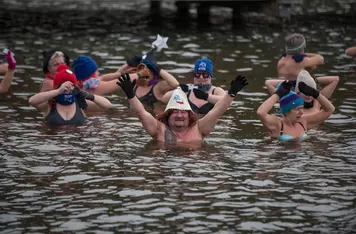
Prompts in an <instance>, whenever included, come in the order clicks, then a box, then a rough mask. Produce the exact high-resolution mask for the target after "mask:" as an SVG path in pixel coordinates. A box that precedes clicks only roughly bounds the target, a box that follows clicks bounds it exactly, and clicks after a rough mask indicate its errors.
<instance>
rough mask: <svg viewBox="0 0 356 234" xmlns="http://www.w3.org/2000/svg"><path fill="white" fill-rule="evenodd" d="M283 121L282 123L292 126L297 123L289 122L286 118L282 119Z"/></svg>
mask: <svg viewBox="0 0 356 234" xmlns="http://www.w3.org/2000/svg"><path fill="white" fill-rule="evenodd" d="M283 120H284V123H285V124H286V125H292V126H293V125H294V124H296V123H297V122H296V121H291V120H290V119H288V118H286V117H283Z"/></svg>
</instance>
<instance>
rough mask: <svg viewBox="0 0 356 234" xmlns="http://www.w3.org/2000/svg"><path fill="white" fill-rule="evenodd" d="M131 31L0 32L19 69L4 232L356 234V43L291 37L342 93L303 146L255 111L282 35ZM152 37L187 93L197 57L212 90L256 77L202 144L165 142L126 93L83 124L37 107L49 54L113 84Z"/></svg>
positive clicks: (2, 134) (332, 36) (5, 109)
mask: <svg viewBox="0 0 356 234" xmlns="http://www.w3.org/2000/svg"><path fill="white" fill-rule="evenodd" d="M65 20H66V21H65V22H64V23H66V22H67V23H68V22H70V20H71V18H67V19H65ZM77 27H79V26H78V25H77ZM188 27H190V26H188ZM133 28H134V30H131V29H132V28H130V27H129V26H122V25H121V26H120V28H115V29H113V30H112V31H106V30H105V31H101V28H100V26H99V27H97V28H95V27H94V26H93V25H92V26H91V30H89V31H87V32H85V31H84V30H83V31H70V30H69V31H61V30H60V28H56V29H55V32H52V34H49V32H50V31H46V30H47V29H46V25H45V27H44V28H41V27H40V25H36V26H28V27H27V28H26V29H25V30H26V31H28V33H21V31H20V30H19V29H17V28H13V29H12V30H11V31H9V32H8V33H5V34H1V40H0V41H1V43H0V44H1V46H4V45H8V46H11V47H12V48H13V49H14V50H15V51H16V54H17V57H18V64H19V65H18V69H17V71H16V75H15V79H14V83H13V86H12V87H11V90H10V92H9V93H8V94H6V95H4V96H2V97H1V99H0V119H1V121H0V145H1V148H0V154H1V158H0V170H1V172H0V173H1V177H0V185H1V186H0V197H1V200H0V205H1V208H2V209H1V211H0V231H1V232H2V233H49V232H51V233H52V232H53V233H88V232H89V233H178V232H181V233H183V232H184V233H352V232H353V231H354V230H355V228H356V217H355V212H356V210H355V196H356V187H355V182H356V179H355V178H356V167H355V165H356V159H355V157H354V155H356V137H355V132H356V129H355V127H354V126H355V110H356V99H355V97H354V94H355V84H356V74H355V73H354V71H353V70H352V68H353V67H354V66H353V65H352V64H355V61H354V60H351V59H350V58H348V57H346V56H345V55H344V54H343V52H344V49H345V48H346V47H348V46H351V45H353V44H355V43H353V42H352V38H355V36H356V31H355V30H354V29H353V28H352V27H351V26H348V25H342V26H340V25H338V26H331V25H321V28H320V29H319V28H314V27H313V26H312V25H310V26H308V27H302V26H301V27H299V28H291V29H290V31H301V32H302V33H304V34H305V35H306V37H307V40H308V47H307V49H308V50H309V51H311V52H317V53H320V54H322V55H324V57H325V61H326V64H325V65H324V66H321V67H320V68H318V69H317V70H316V71H315V74H317V75H324V74H335V75H340V84H339V87H338V90H337V91H336V92H335V94H334V95H333V97H332V99H331V100H332V101H333V103H334V104H335V106H336V111H335V113H334V114H333V115H332V117H331V118H330V119H329V120H328V121H326V123H325V124H323V125H321V126H319V127H317V128H315V129H312V130H311V131H309V132H308V135H310V137H309V139H308V140H306V141H303V142H289V143H279V142H278V141H275V140H271V139H269V138H268V136H267V134H266V132H265V131H264V129H263V127H262V126H261V124H260V122H259V121H258V119H257V116H256V114H255V111H256V109H257V107H258V106H259V105H260V103H261V102H262V101H263V100H264V99H265V98H266V97H267V90H265V89H264V88H263V85H264V80H265V79H266V78H270V77H276V61H277V60H278V58H279V56H280V55H281V54H282V52H283V46H282V45H283V36H284V35H285V33H286V32H284V31H283V32H281V31H280V30H279V29H274V30H272V29H269V30H264V29H261V28H246V29H244V31H228V32H225V33H220V31H219V30H214V29H211V30H210V31H209V32H202V31H200V30H199V29H194V30H192V31H190V32H187V31H181V30H178V29H177V30H169V29H168V28H166V27H162V28H161V29H160V30H159V31H157V30H156V29H155V28H148V27H147V25H146V24H145V23H143V24H140V25H139V26H137V25H136V26H134V27H133ZM137 28H143V29H144V30H142V31H140V30H138V31H137V30H136V29H137ZM41 30H43V31H41ZM130 30H131V31H130ZM84 32H85V33H84ZM157 33H160V34H161V35H164V36H168V37H169V38H170V39H169V41H168V42H169V46H170V48H169V49H168V50H165V51H164V53H162V54H161V57H160V61H159V63H158V64H159V66H161V67H162V68H165V69H167V70H168V71H170V72H172V73H173V74H174V75H175V76H176V77H178V79H179V80H180V81H181V82H189V81H190V80H189V78H186V75H187V73H188V72H189V71H190V70H191V69H192V66H193V63H194V61H195V60H196V59H197V58H199V57H200V56H209V57H210V58H212V60H213V61H214V63H215V64H216V67H215V76H216V78H214V79H213V83H214V84H215V85H218V86H222V87H224V88H228V85H229V82H228V81H229V80H230V79H232V78H234V77H235V75H236V74H243V75H245V76H247V77H248V78H249V83H250V85H249V86H248V87H247V88H246V89H245V90H243V92H241V94H240V95H238V97H237V98H236V100H235V101H234V103H233V104H232V107H231V108H230V109H229V110H228V111H227V113H225V114H224V115H223V117H222V118H221V120H220V121H219V123H218V125H217V126H216V128H215V130H214V131H213V132H212V134H211V135H210V136H209V137H208V138H207V139H206V141H205V142H204V143H203V144H202V145H198V144H196V143H194V142H192V143H191V144H190V145H189V146H185V147H181V146H178V147H170V146H161V145H159V144H157V143H156V142H154V141H153V140H152V139H151V138H150V137H149V136H148V135H147V134H146V133H145V131H144V130H143V128H142V125H141V124H140V122H139V120H138V118H137V117H135V116H134V115H133V114H132V112H131V111H130V110H129V108H128V102H127V100H126V99H125V96H124V95H123V94H122V93H116V94H113V95H110V96H108V98H109V99H110V101H111V102H112V103H114V106H115V108H114V109H113V110H111V111H109V112H108V113H105V114H103V115H101V116H98V115H93V116H90V117H89V118H88V121H87V123H86V125H85V126H82V127H61V128H50V127H48V126H47V125H46V124H44V123H43V117H42V116H41V115H40V114H39V113H37V111H36V110H34V109H33V108H30V107H29V105H28V103H27V100H28V98H29V96H31V95H32V94H34V93H35V92H37V91H38V89H39V83H40V82H41V80H42V77H43V74H42V73H41V59H40V52H41V51H42V50H44V49H47V48H54V47H59V48H61V49H62V50H65V51H68V52H69V54H70V55H71V56H72V58H75V56H77V55H79V54H84V55H90V56H92V57H93V58H94V59H95V60H96V61H97V62H98V64H99V66H100V70H101V72H102V73H106V72H110V71H114V70H115V69H116V68H117V67H118V66H120V65H121V64H122V63H123V62H124V61H125V60H126V59H127V58H129V57H131V56H133V55H135V54H141V53H142V52H143V51H147V50H148V48H149V43H150V42H151V41H152V40H153V39H154V38H155V36H156V34H157ZM187 77H188V76H187Z"/></svg>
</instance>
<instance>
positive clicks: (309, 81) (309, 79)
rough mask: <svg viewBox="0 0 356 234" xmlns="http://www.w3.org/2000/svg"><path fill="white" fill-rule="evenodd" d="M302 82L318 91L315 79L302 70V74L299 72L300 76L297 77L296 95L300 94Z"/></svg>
mask: <svg viewBox="0 0 356 234" xmlns="http://www.w3.org/2000/svg"><path fill="white" fill-rule="evenodd" d="M300 82H304V83H305V84H306V85H308V86H309V87H311V88H313V89H316V83H315V80H314V78H313V77H312V76H311V75H310V74H309V72H307V71H306V70H302V71H301V72H299V74H298V76H297V83H296V85H295V92H296V93H299V92H300V90H299V87H298V85H299V83H300Z"/></svg>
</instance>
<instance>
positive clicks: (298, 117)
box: [257, 81, 335, 140]
mask: <svg viewBox="0 0 356 234" xmlns="http://www.w3.org/2000/svg"><path fill="white" fill-rule="evenodd" d="M292 87H293V84H292V83H291V82H289V81H284V82H283V83H282V84H281V86H280V87H279V88H278V89H277V91H276V93H274V94H273V95H272V96H271V97H269V98H268V99H267V100H266V101H265V102H264V103H262V105H261V106H260V107H259V108H258V110H257V115H258V117H259V118H260V120H261V122H262V124H263V126H264V127H265V128H266V129H267V130H268V131H269V133H270V135H271V137H276V138H279V139H280V140H293V139H304V138H305V137H306V136H307V130H308V129H311V128H313V127H314V126H316V125H318V124H320V123H323V122H324V121H325V120H326V119H327V118H329V116H330V115H331V114H332V113H333V112H334V110H335V107H334V106H333V104H332V103H331V102H330V101H329V100H328V99H327V98H326V97H324V95H323V94H321V93H320V92H319V91H318V90H316V89H314V88H311V87H309V86H308V85H306V84H305V83H304V82H300V83H299V84H298V88H299V91H300V92H301V93H302V94H304V95H306V96H312V97H313V98H314V99H315V100H317V101H318V102H319V104H320V105H321V107H322V110H319V111H317V112H313V113H311V114H304V113H303V106H304V101H303V99H302V98H301V97H300V96H299V95H298V94H296V93H295V92H293V91H290V90H291V88H292ZM278 101H279V103H280V112H281V114H282V117H281V118H280V117H277V116H276V115H271V114H268V113H269V111H270V110H271V109H272V107H273V105H274V104H275V103H277V102H278Z"/></svg>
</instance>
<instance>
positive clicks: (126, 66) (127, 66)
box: [116, 63, 131, 73]
mask: <svg viewBox="0 0 356 234" xmlns="http://www.w3.org/2000/svg"><path fill="white" fill-rule="evenodd" d="M128 69H131V67H130V66H129V65H128V64H127V63H125V64H124V65H122V66H121V67H119V69H117V71H116V72H120V73H124V72H125V71H126V70H128Z"/></svg>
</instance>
